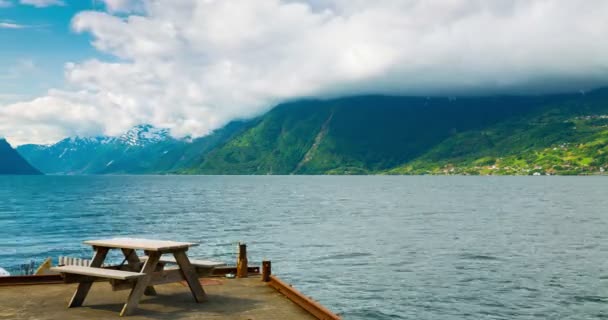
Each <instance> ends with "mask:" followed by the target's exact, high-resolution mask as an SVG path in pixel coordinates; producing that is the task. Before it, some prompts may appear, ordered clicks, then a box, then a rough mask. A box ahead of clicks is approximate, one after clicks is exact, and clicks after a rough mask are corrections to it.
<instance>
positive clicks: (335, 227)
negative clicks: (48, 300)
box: [0, 176, 608, 320]
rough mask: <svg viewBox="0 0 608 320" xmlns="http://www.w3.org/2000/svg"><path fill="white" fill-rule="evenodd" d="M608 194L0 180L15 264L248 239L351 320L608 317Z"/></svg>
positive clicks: (441, 183)
mask: <svg viewBox="0 0 608 320" xmlns="http://www.w3.org/2000/svg"><path fill="white" fill-rule="evenodd" d="M607 191H608V179H605V178H602V177H322V176H319V177H302V176H290V177H269V176H263V177H262V176H258V177H255V176H251V177H239V176H209V177H197V176H177V177H173V176H81V177H63V176H48V177H0V230H1V236H0V266H2V267H5V268H15V267H17V266H19V264H21V263H25V262H28V261H29V260H31V259H36V260H38V261H41V260H43V259H44V258H45V257H47V256H51V257H57V256H59V255H70V256H81V257H83V258H84V257H89V256H90V255H91V251H90V248H88V247H86V246H83V245H82V244H81V241H83V240H85V239H90V238H103V237H111V236H119V235H128V236H137V237H152V238H160V239H175V240H186V241H196V242H200V243H201V244H202V245H201V246H200V247H196V248H193V249H192V253H191V255H193V256H200V257H205V258H213V259H218V260H223V261H226V262H233V261H234V259H235V252H236V243H237V242H238V241H244V242H246V243H247V244H248V251H249V260H250V261H251V262H254V263H255V262H258V263H259V262H260V261H261V260H263V259H266V258H268V259H271V260H272V261H273V271H274V272H275V273H276V274H278V275H279V276H280V277H282V278H284V279H286V280H288V281H289V282H292V283H294V284H295V286H296V287H297V288H298V289H300V290H301V291H303V292H304V293H306V294H308V295H310V296H313V297H314V298H315V299H317V300H319V301H320V302H321V303H322V304H324V305H326V306H328V307H329V308H330V309H332V310H334V311H336V312H338V313H340V314H342V315H343V316H344V318H345V319H577V320H578V319H605V318H607V317H608V241H607V240H608V197H607V194H608V193H607ZM114 258H118V257H117V256H115V257H114Z"/></svg>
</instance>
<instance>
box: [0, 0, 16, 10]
mask: <svg viewBox="0 0 608 320" xmlns="http://www.w3.org/2000/svg"><path fill="white" fill-rule="evenodd" d="M12 6H13V3H12V2H10V1H9V0H0V8H10V7H12Z"/></svg>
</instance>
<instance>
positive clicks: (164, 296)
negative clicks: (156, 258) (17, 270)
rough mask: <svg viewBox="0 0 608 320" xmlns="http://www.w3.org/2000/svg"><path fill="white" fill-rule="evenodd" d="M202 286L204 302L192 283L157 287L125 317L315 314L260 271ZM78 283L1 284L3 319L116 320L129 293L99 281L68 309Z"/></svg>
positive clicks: (296, 318)
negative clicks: (79, 304)
mask: <svg viewBox="0 0 608 320" xmlns="http://www.w3.org/2000/svg"><path fill="white" fill-rule="evenodd" d="M205 284H207V285H205ZM203 285H204V288H205V291H206V292H207V294H208V298H209V299H208V301H206V302H203V303H195V302H194V299H193V297H192V295H191V294H190V290H189V289H188V287H186V286H184V285H182V284H180V283H174V284H167V285H161V286H155V288H156V291H157V292H158V295H157V296H154V297H144V298H143V300H142V301H141V303H140V304H139V309H138V310H137V312H136V313H135V314H134V315H132V316H129V317H125V318H124V319H132V320H139V319H188V320H190V319H216V320H220V319H221V320H223V319H235V320H236V319H238V320H246V319H251V320H261V319H293V320H311V319H314V317H312V316H311V315H310V314H308V313H307V312H306V311H304V310H303V309H301V308H300V307H298V306H297V305H295V304H294V303H292V302H291V301H290V300H288V299H287V298H285V297H284V296H282V295H281V294H279V293H278V292H276V291H275V290H274V289H272V288H270V287H268V286H266V285H265V284H264V283H263V282H261V281H260V278H259V277H257V276H256V277H252V278H246V279H224V278H213V279H212V280H207V281H204V282H203ZM75 288H76V285H72V284H70V285H64V284H58V285H31V286H12V287H0V319H37V320H46V319H49V320H50V319H65V320H72V319H73V320H76V319H78V320H81V319H114V320H116V319H119V318H120V317H119V315H118V314H119V312H120V310H121V308H122V306H123V303H124V302H125V301H126V299H127V296H128V294H129V291H128V290H127V291H118V292H113V291H112V290H111V287H110V285H109V284H108V283H105V282H96V283H95V284H93V288H92V289H91V292H90V293H89V295H88V296H87V298H86V300H85V302H84V306H83V307H80V308H73V309H67V308H66V306H67V303H68V301H69V299H70V297H71V296H72V293H73V292H74V290H75Z"/></svg>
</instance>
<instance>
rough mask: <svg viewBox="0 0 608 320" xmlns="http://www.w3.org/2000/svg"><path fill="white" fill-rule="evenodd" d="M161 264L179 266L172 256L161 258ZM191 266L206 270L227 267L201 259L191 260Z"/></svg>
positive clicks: (217, 262)
mask: <svg viewBox="0 0 608 320" xmlns="http://www.w3.org/2000/svg"><path fill="white" fill-rule="evenodd" d="M139 259H140V260H142V261H144V260H146V259H148V257H147V256H141V257H139ZM160 262H162V263H173V264H177V261H175V257H170V256H169V257H161V258H160ZM190 264H191V265H193V266H195V267H203V268H205V267H207V268H215V267H223V266H225V265H226V264H225V263H223V262H219V261H212V260H199V259H190Z"/></svg>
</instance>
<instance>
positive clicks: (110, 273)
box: [51, 266, 145, 280]
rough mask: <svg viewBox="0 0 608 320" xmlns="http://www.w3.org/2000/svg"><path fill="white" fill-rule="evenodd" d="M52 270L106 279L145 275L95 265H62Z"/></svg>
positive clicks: (128, 278)
mask: <svg viewBox="0 0 608 320" xmlns="http://www.w3.org/2000/svg"><path fill="white" fill-rule="evenodd" d="M51 271H54V272H59V273H62V274H78V275H82V276H89V277H96V278H104V279H116V280H132V279H137V278H140V277H143V276H145V274H143V273H139V272H131V271H123V270H113V269H104V268H93V267H82V266H62V267H53V268H51Z"/></svg>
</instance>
